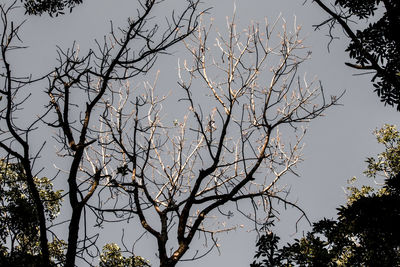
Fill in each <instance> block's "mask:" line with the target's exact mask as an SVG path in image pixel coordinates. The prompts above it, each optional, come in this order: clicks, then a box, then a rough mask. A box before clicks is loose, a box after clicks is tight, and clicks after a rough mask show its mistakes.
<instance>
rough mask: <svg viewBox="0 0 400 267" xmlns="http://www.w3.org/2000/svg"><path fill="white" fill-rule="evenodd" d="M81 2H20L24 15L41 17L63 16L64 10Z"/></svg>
mask: <svg viewBox="0 0 400 267" xmlns="http://www.w3.org/2000/svg"><path fill="white" fill-rule="evenodd" d="M82 1H83V0H21V2H23V3H24V7H25V10H26V13H27V14H29V15H42V14H43V13H48V14H49V15H50V16H53V15H56V16H58V15H63V14H64V10H65V9H69V11H70V12H71V11H72V9H73V8H74V7H75V6H76V5H79V4H82Z"/></svg>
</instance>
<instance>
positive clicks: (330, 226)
mask: <svg viewBox="0 0 400 267" xmlns="http://www.w3.org/2000/svg"><path fill="white" fill-rule="evenodd" d="M375 134H376V136H377V140H378V142H379V143H381V144H383V145H385V151H384V152H382V153H380V154H379V155H378V157H377V158H376V159H375V158H369V159H368V160H367V163H368V170H367V171H366V172H365V174H366V175H367V176H370V177H373V178H376V177H377V176H378V175H381V176H383V177H384V181H383V186H382V187H381V188H380V189H378V190H374V189H372V188H371V187H367V186H363V187H362V188H361V189H357V188H355V187H350V188H349V189H350V192H351V194H350V195H349V197H348V203H347V205H345V206H342V207H340V208H338V218H337V220H328V219H323V220H321V221H318V222H316V223H314V224H313V228H312V231H310V232H309V233H307V235H306V236H304V237H303V238H301V239H296V240H294V242H293V243H292V244H287V245H286V246H283V247H282V248H280V249H278V241H279V237H277V236H275V235H274V234H272V233H268V234H267V235H264V236H263V237H261V238H260V240H259V241H258V243H257V247H258V251H257V252H256V255H255V258H256V259H262V260H261V261H260V262H253V264H252V265H251V266H252V267H262V266H400V231H399V230H398V228H399V226H400V174H399V173H397V174H396V172H395V171H397V170H398V168H399V167H400V162H399V158H400V154H399V153H398V150H399V149H400V135H399V132H398V131H397V129H396V128H395V127H394V126H392V125H385V126H384V127H383V128H382V129H380V130H378V131H376V132H375ZM271 252H273V254H272V253H271ZM271 255H273V257H272V259H273V261H271Z"/></svg>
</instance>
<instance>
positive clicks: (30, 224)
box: [0, 160, 64, 266]
mask: <svg viewBox="0 0 400 267" xmlns="http://www.w3.org/2000/svg"><path fill="white" fill-rule="evenodd" d="M35 184H36V186H37V187H38V189H39V193H40V197H41V199H42V201H43V203H44V208H45V212H46V215H47V217H48V220H49V221H50V222H51V221H52V220H54V219H55V218H56V216H57V214H58V213H59V211H60V202H61V191H54V190H53V186H52V183H51V181H50V180H49V179H47V178H45V177H43V178H37V177H35ZM0 213H1V216H0V266H40V262H41V256H40V251H41V250H40V246H39V244H40V242H39V231H38V225H39V219H38V214H37V210H36V209H35V205H34V203H33V200H32V198H31V197H30V193H29V190H28V186H27V181H26V176H25V173H24V170H23V168H22V166H21V165H20V164H16V163H7V162H5V161H4V160H0ZM63 245H64V243H63V241H60V240H58V239H55V240H54V241H53V242H52V243H51V244H49V247H50V249H51V250H52V252H53V253H52V257H53V260H55V261H61V260H62V259H63Z"/></svg>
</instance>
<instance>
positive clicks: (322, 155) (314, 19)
mask: <svg viewBox="0 0 400 267" xmlns="http://www.w3.org/2000/svg"><path fill="white" fill-rule="evenodd" d="M84 2H85V3H84V4H83V5H82V6H79V7H77V8H76V9H75V10H74V12H73V13H72V14H68V15H66V16H64V17H60V18H55V19H50V18H47V17H46V16H43V17H38V18H36V17H29V18H28V21H27V22H26V24H25V27H24V32H23V33H22V34H21V36H22V38H23V40H24V41H25V42H24V43H25V45H28V46H29V49H27V50H25V51H24V52H23V53H20V54H18V55H16V56H15V57H16V60H17V62H18V65H17V66H18V71H21V73H27V72H28V73H29V72H33V73H35V74H40V73H43V72H45V71H46V70H48V69H50V68H51V66H54V65H55V60H54V59H55V55H56V45H60V46H61V47H64V48H66V47H69V46H71V44H72V42H73V41H74V40H76V41H77V43H78V44H79V45H80V47H81V49H82V50H83V51H85V50H86V49H87V48H88V47H92V46H93V45H94V41H93V40H94V38H98V39H100V40H101V39H102V38H103V36H104V35H105V34H107V33H108V31H109V28H110V27H109V21H110V20H113V21H114V25H124V23H125V21H126V18H127V17H128V16H129V14H132V12H135V7H134V5H133V4H132V2H134V1H131V0H130V1H129V0H124V1H122V0H119V1H116V0H113V1H111V0H108V1H107V0H86V1H84ZM180 2H181V1H177V0H174V1H170V6H171V8H173V7H175V6H179V5H180ZM234 3H236V8H237V9H236V10H237V17H238V25H239V26H238V29H240V28H245V27H246V26H247V25H248V24H249V23H250V22H251V21H260V22H262V21H264V17H267V18H269V19H270V20H274V19H275V18H276V17H277V16H278V15H279V14H280V13H281V14H282V15H281V16H282V17H284V18H285V19H286V21H287V22H288V24H291V23H292V22H293V21H294V19H295V17H296V21H297V24H298V25H303V30H302V33H303V36H305V37H306V41H305V44H306V45H307V46H308V47H309V49H310V50H311V51H312V59H311V60H310V61H309V62H308V63H306V66H305V67H304V68H303V69H302V70H303V71H306V72H307V75H308V77H313V76H314V75H316V76H317V77H318V79H320V80H321V81H322V84H323V86H324V89H325V92H326V94H327V95H328V96H329V95H340V94H341V92H343V91H344V90H346V94H345V95H344V97H343V98H342V100H341V101H340V103H341V104H343V106H336V107H333V108H331V109H330V110H328V111H327V112H326V116H325V117H324V118H319V119H317V120H315V121H313V122H312V123H311V125H310V126H309V130H308V132H307V136H306V139H305V143H306V148H305V150H304V162H303V163H301V164H300V165H299V167H298V173H299V174H300V177H289V176H288V177H286V178H285V182H286V183H287V184H288V185H290V186H291V187H292V192H291V195H290V196H289V198H290V199H292V200H297V201H298V204H299V205H300V206H301V207H302V208H304V210H306V211H307V214H308V215H309V217H310V219H311V220H313V221H315V220H318V219H322V218H323V217H328V218H330V217H334V216H335V209H336V208H337V207H338V206H339V205H340V204H343V203H344V202H345V199H346V198H345V194H344V191H343V188H344V187H346V181H347V180H348V179H349V178H351V177H352V176H357V177H359V178H360V181H361V182H367V179H366V178H363V175H362V172H363V171H364V170H365V168H366V164H365V162H364V160H365V158H366V157H367V156H373V155H375V154H376V153H378V152H380V151H381V150H382V148H381V147H379V146H377V144H376V141H375V139H374V136H373V135H372V131H373V130H374V129H376V128H377V127H381V126H382V125H383V124H384V123H391V124H397V122H398V113H396V111H395V109H393V108H390V107H384V106H383V104H382V103H380V102H379V99H378V97H377V96H376V94H375V93H373V92H372V85H371V83H370V82H369V80H370V77H369V76H368V75H364V76H353V74H355V73H356V72H355V71H354V70H352V69H350V68H348V67H346V66H345V65H344V62H345V61H349V59H348V56H347V54H346V53H345V52H344V49H345V47H346V44H347V39H346V38H343V36H342V34H341V32H340V31H338V32H337V34H338V36H341V37H342V38H341V39H339V40H335V41H334V42H333V44H332V45H331V47H330V50H331V53H328V51H327V44H328V41H329V39H328V38H327V37H326V31H323V30H321V31H317V32H315V31H314V30H313V28H312V25H313V24H317V23H319V22H321V21H322V20H323V19H324V18H325V17H326V16H325V14H323V13H322V11H321V10H320V9H318V8H317V7H316V5H314V4H313V3H312V2H311V0H309V1H308V2H307V3H306V4H305V5H304V6H303V5H302V3H303V0H236V1H232V0H218V1H211V0H203V5H202V6H203V7H204V8H206V7H213V8H212V9H211V10H210V11H209V15H208V16H206V17H205V20H208V19H209V18H215V25H216V26H217V27H218V28H219V29H220V30H221V31H223V29H224V28H225V25H226V24H225V22H226V19H225V18H226V16H231V15H232V11H233V6H234ZM157 12H158V14H160V15H165V16H168V15H169V14H166V13H165V14H163V13H162V12H165V11H164V10H157ZM174 49H175V50H174ZM176 49H178V48H172V51H173V52H175V54H174V55H172V56H161V57H160V58H159V61H158V63H157V65H156V68H157V69H159V70H160V71H161V74H160V75H161V76H160V81H162V83H160V85H159V86H160V87H163V86H165V87H168V88H174V87H176V81H177V76H176V74H177V72H176V62H177V57H178V55H179V51H177V50H176ZM171 62H173V64H174V68H171V67H170V64H171ZM150 79H151V78H150ZM39 90H40V89H39ZM280 210H281V211H282V217H281V221H279V222H277V227H276V229H277V231H278V233H279V234H280V235H281V237H282V238H283V240H285V241H289V240H290V238H291V236H292V235H293V234H294V233H295V222H296V220H297V218H298V213H295V212H293V211H287V212H285V211H283V208H281V209H280ZM306 227H307V225H306V223H305V221H303V222H302V223H301V224H300V225H299V230H306V229H307V228H306ZM249 228H250V227H247V228H244V229H243V230H237V231H235V232H231V233H230V234H222V235H221V236H220V242H219V243H220V244H221V247H220V250H221V255H219V254H218V252H217V251H213V252H212V253H211V254H209V255H208V256H206V257H205V258H203V259H201V260H198V261H196V262H191V263H181V264H180V265H179V266H193V267H196V266H205V265H206V266H232V267H236V266H247V265H248V264H249V263H250V261H251V260H252V257H253V255H254V251H255V238H256V235H255V233H254V232H251V233H248V232H247V229H249ZM151 242H154V240H151ZM151 242H149V243H150V245H146V246H143V247H140V248H139V249H138V251H137V254H139V255H142V256H144V257H146V258H148V259H150V260H151V261H152V263H153V266H156V265H157V261H156V259H155V258H154V256H153V255H154V250H155V245H154V246H153V250H152V249H151V248H152V246H151Z"/></svg>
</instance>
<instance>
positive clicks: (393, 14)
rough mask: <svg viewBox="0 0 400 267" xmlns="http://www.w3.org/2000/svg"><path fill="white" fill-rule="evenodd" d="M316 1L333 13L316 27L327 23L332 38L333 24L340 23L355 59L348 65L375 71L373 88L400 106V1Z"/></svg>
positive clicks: (382, 97) (349, 50) (387, 102)
mask: <svg viewBox="0 0 400 267" xmlns="http://www.w3.org/2000/svg"><path fill="white" fill-rule="evenodd" d="M313 2H315V3H317V4H318V5H319V6H320V7H321V8H322V9H323V10H324V11H325V12H326V13H327V14H329V16H330V18H329V19H327V20H326V21H324V22H322V23H321V24H319V25H317V28H319V27H321V26H324V25H325V26H328V31H329V34H330V36H331V38H332V39H333V38H334V36H333V28H334V27H335V26H339V27H341V28H342V29H343V31H344V32H345V34H346V36H347V37H348V38H349V39H350V43H349V45H348V47H347V49H346V51H347V52H349V56H350V58H352V59H354V60H355V63H346V65H347V66H350V67H352V68H355V69H357V70H361V71H364V72H367V73H368V72H371V71H372V72H373V73H374V75H373V77H372V82H373V86H374V88H375V89H374V90H375V92H376V93H377V94H378V96H379V97H380V98H381V101H383V102H384V103H385V104H388V105H392V106H396V107H397V110H400V77H399V76H398V73H399V71H400V35H399V34H398V29H399V28H400V2H399V1H397V0H357V1H355V0H336V1H335V2H334V5H332V7H329V6H328V5H327V4H325V3H324V2H323V1H321V0H315V1H313ZM357 22H358V23H357ZM364 25H365V26H364Z"/></svg>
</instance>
